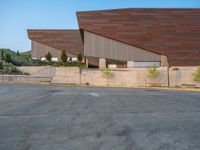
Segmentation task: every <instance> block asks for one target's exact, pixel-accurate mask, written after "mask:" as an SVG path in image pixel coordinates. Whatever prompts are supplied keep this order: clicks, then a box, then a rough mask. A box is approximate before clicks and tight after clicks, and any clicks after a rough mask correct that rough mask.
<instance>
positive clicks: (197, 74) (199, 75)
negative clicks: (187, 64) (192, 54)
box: [193, 65, 200, 84]
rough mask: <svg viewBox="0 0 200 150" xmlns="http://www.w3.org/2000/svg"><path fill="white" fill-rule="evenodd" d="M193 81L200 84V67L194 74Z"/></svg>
mask: <svg viewBox="0 0 200 150" xmlns="http://www.w3.org/2000/svg"><path fill="white" fill-rule="evenodd" d="M193 79H194V81H196V82H198V83H199V84H200V65H199V66H198V67H197V70H196V72H195V73H194V74H193Z"/></svg>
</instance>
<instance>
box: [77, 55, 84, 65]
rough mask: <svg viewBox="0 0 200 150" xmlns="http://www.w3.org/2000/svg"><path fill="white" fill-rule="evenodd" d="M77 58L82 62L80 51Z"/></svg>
mask: <svg viewBox="0 0 200 150" xmlns="http://www.w3.org/2000/svg"><path fill="white" fill-rule="evenodd" d="M77 59H78V61H79V63H81V62H82V60H83V57H82V55H81V54H80V53H79V54H78V55H77Z"/></svg>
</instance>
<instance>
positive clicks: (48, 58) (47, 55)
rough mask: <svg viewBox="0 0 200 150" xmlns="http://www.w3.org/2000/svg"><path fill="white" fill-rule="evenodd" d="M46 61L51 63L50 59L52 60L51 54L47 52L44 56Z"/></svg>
mask: <svg viewBox="0 0 200 150" xmlns="http://www.w3.org/2000/svg"><path fill="white" fill-rule="evenodd" d="M45 58H46V60H47V61H48V63H49V64H50V63H51V59H52V54H51V53H50V52H48V53H47V54H46V56H45Z"/></svg>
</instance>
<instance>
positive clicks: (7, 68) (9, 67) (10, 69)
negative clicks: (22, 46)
mask: <svg viewBox="0 0 200 150" xmlns="http://www.w3.org/2000/svg"><path fill="white" fill-rule="evenodd" d="M0 66H1V67H0V74H11V75H21V74H22V72H21V71H19V70H18V69H17V68H16V67H15V66H14V65H13V64H12V63H7V62H1V63H0Z"/></svg>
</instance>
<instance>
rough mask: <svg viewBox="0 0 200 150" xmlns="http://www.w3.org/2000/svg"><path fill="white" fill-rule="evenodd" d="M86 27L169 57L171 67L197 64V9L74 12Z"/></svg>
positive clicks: (199, 51)
mask: <svg viewBox="0 0 200 150" xmlns="http://www.w3.org/2000/svg"><path fill="white" fill-rule="evenodd" d="M77 17H78V22H79V26H80V29H81V31H82V30H86V31H89V32H92V33H96V34H99V35H102V36H105V37H108V38H111V39H114V40H117V41H120V42H124V43H126V44H130V45H133V46H136V47H140V48H143V49H145V50H148V51H152V52H155V53H159V54H162V55H165V56H167V57H168V61H169V65H170V66H193V65H198V64H199V63H200V9H153V8H152V9H143V8H133V9H132V8H130V9H115V10H102V11H88V12H77Z"/></svg>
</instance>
